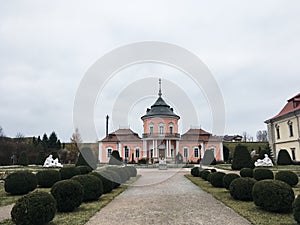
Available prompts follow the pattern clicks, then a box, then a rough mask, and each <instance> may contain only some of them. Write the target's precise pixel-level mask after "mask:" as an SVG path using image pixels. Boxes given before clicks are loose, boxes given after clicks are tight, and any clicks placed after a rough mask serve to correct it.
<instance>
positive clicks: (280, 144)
mask: <svg viewBox="0 0 300 225" xmlns="http://www.w3.org/2000/svg"><path fill="white" fill-rule="evenodd" d="M289 124H292V127H293V136H291V134H290V128H289ZM277 128H278V129H279V134H280V137H279V138H278V135H277ZM268 131H269V132H270V133H269V139H270V140H269V142H270V146H271V147H272V150H273V152H274V156H276V159H277V156H278V152H279V151H280V150H281V149H286V150H287V151H288V152H289V153H290V156H291V158H293V154H292V149H295V156H296V158H295V160H296V161H300V128H299V113H298V115H297V114H296V115H291V116H285V117H284V118H281V119H276V120H274V121H272V122H270V123H269V124H268Z"/></svg>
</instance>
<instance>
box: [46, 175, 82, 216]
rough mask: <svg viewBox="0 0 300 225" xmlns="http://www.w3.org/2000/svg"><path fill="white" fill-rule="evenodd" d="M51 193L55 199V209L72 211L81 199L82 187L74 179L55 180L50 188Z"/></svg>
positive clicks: (79, 203)
mask: <svg viewBox="0 0 300 225" xmlns="http://www.w3.org/2000/svg"><path fill="white" fill-rule="evenodd" d="M51 194H52V195H53V197H54V198H55V200H56V204H57V205H56V207H57V211H59V212H72V211H73V210H74V209H76V208H77V207H79V206H80V205H81V203H82V200H83V187H82V185H81V184H80V183H79V182H78V181H75V180H62V181H58V182H56V183H55V184H54V185H53V186H52V188H51Z"/></svg>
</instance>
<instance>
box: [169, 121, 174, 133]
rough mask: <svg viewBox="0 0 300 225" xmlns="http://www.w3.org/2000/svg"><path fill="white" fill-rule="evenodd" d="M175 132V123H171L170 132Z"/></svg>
mask: <svg viewBox="0 0 300 225" xmlns="http://www.w3.org/2000/svg"><path fill="white" fill-rule="evenodd" d="M173 132H174V124H173V123H169V133H170V134H173Z"/></svg>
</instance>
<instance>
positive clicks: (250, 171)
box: [240, 168, 253, 178]
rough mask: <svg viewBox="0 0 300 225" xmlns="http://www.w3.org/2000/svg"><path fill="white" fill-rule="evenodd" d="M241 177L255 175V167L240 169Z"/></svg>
mask: <svg viewBox="0 0 300 225" xmlns="http://www.w3.org/2000/svg"><path fill="white" fill-rule="evenodd" d="M240 175H241V177H251V178H252V177H253V169H252V168H243V169H241V171H240Z"/></svg>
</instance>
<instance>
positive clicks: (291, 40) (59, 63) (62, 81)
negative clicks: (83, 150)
mask: <svg viewBox="0 0 300 225" xmlns="http://www.w3.org/2000/svg"><path fill="white" fill-rule="evenodd" d="M299 12H300V1H298V0H294V1H293V0H289V1H284V0H282V1H276V0H270V1H262V0H251V1H240V0H236V1H231V0H227V1H221V0H220V1H214V0H213V1H174V0H170V1H111V0H110V1H63V3H62V1H30V0H29V1H28V0H27V1H1V3H0V96H1V98H0V105H1V107H0V126H2V128H3V130H4V133H5V134H6V135H7V136H11V137H14V136H15V135H16V134H17V133H18V132H21V133H22V134H24V135H25V136H33V135H35V136H38V135H43V133H45V132H46V133H48V134H49V133H51V132H52V131H55V132H56V133H57V135H58V137H59V138H60V139H61V140H63V141H68V140H69V138H70V136H71V135H72V133H73V130H74V125H73V105H74V99H75V95H76V92H77V89H78V87H79V84H80V82H81V79H82V78H83V77H84V75H85V73H86V72H87V70H88V69H89V68H90V67H91V65H93V64H94V63H95V62H96V60H98V59H99V58H101V57H102V56H103V55H104V54H106V53H108V52H110V51H112V50H114V49H115V48H117V47H120V46H123V45H127V44H130V43H134V42H140V41H146V40H154V41H162V42H167V43H171V44H175V45H178V46H180V47H182V48H185V49H187V50H189V51H191V52H193V53H194V54H196V55H197V56H198V57H199V58H200V59H201V60H202V62H203V63H205V64H206V66H207V67H208V68H209V70H210V71H211V73H212V74H213V76H214V78H215V79H216V82H217V84H218V86H219V88H220V90H221V92H222V95H223V99H224V104H225V110H226V114H225V116H226V126H225V134H241V133H242V132H243V131H247V132H248V133H249V134H251V135H252V136H253V137H255V136H256V131H257V130H262V129H266V125H265V124H264V121H265V120H266V119H269V118H270V117H272V116H274V115H276V114H277V113H278V112H279V111H280V110H281V108H282V107H283V106H284V104H285V103H286V100H287V99H289V98H291V97H293V96H294V95H296V94H297V93H299V92H300V85H299V84H300V82H299V81H300V61H299V59H300V13H299ZM147 77H152V78H153V79H150V78H149V85H147V87H145V86H141V85H140V86H139V83H138V80H139V79H142V80H145V79H147ZM158 77H161V78H162V79H163V97H164V98H165V99H166V101H167V102H168V103H169V104H170V105H171V106H172V107H173V108H174V109H175V111H176V113H177V114H179V115H184V108H183V107H182V105H184V104H183V103H184V102H185V101H186V100H185V99H184V98H183V97H181V98H179V97H178V98H177V100H176V99H175V100H174V99H173V98H172V96H174V95H173V94H174V88H173V89H172V87H176V86H177V87H178V86H179V87H181V91H182V92H183V94H182V95H180V96H185V95H184V93H185V94H186V96H188V99H189V101H190V102H191V103H192V104H193V105H194V107H196V111H197V113H198V117H199V120H200V122H199V124H191V125H201V127H202V128H203V129H206V130H208V131H211V126H212V125H211V124H212V122H211V114H210V111H209V110H210V108H209V102H207V100H206V99H205V94H204V93H202V92H201V90H193V89H194V88H193V84H192V83H191V82H190V83H189V82H187V80H186V79H185V78H184V75H182V74H181V72H180V71H178V70H176V69H175V68H171V67H168V66H166V65H156V64H154V65H151V64H140V65H133V66H132V67H129V68H126V69H124V70H122V71H120V72H119V73H118V74H116V76H115V77H114V79H111V80H110V82H109V83H107V84H106V85H105V87H104V88H103V90H102V91H101V93H99V98H98V101H97V103H96V104H95V115H94V117H95V118H93V119H94V121H95V128H96V130H97V134H98V138H96V139H101V138H103V136H104V135H105V118H104V117H105V115H106V114H109V115H110V116H111V118H112V119H113V114H114V113H113V112H115V113H116V112H118V113H120V112H122V104H124V105H126V93H128V90H127V92H126V88H127V89H129V87H130V85H134V84H135V86H132V87H133V88H134V95H135V96H136V99H135V100H133V102H134V103H132V104H131V105H130V106H126V107H127V108H128V107H129V109H130V110H129V111H128V110H127V111H126V110H125V111H126V112H125V114H126V115H125V116H126V117H127V118H128V119H127V120H128V121H125V122H120V121H118V120H117V119H115V120H114V121H113V122H112V121H111V124H110V131H112V130H114V129H117V128H118V126H119V125H121V126H124V125H128V124H129V125H130V127H131V128H132V129H133V130H134V131H136V132H138V133H140V134H141V133H142V129H143V127H142V123H141V120H140V117H141V116H142V115H143V114H144V113H145V110H146V108H147V107H150V106H151V104H153V102H154V101H155V99H156V98H157V92H158V81H157V80H158ZM172 85H174V86H172ZM137 86H138V87H139V88H137ZM149 87H151V89H152V90H153V94H152V95H151V94H150V95H149V93H148V94H147V95H146V96H144V94H145V93H144V92H143V90H144V89H146V88H149ZM172 90H173V92H172ZM122 92H123V94H122ZM175 92H176V91H175ZM120 94H121V96H122V97H120ZM101 99H102V100H101ZM110 103H111V105H109V104H110ZM116 103H118V106H116V105H115V104H116ZM116 107H117V108H118V110H117V111H116V110H115V111H114V110H113V108H116ZM124 107H125V106H124ZM116 114H117V113H116ZM116 117H117V116H116ZM185 119H186V118H183V117H182V118H181V122H182V123H184V121H185ZM186 129H188V128H187V123H186V124H185V126H184V125H182V126H181V133H183V132H185V131H186ZM86 141H95V140H94V138H93V140H86Z"/></svg>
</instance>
